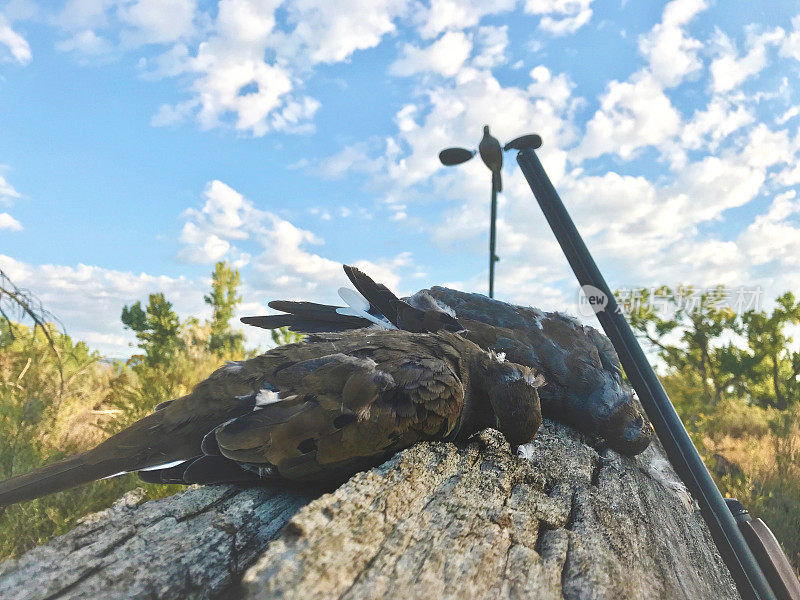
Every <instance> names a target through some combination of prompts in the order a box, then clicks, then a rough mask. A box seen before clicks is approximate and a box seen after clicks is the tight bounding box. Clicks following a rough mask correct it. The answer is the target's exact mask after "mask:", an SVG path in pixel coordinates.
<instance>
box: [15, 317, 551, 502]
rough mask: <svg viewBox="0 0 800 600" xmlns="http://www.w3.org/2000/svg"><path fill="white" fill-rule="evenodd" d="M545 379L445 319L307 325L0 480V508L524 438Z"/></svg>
mask: <svg viewBox="0 0 800 600" xmlns="http://www.w3.org/2000/svg"><path fill="white" fill-rule="evenodd" d="M387 310H388V309H387ZM415 319H416V317H411V321H410V322H417V321H416V320H415ZM419 323H426V320H425V318H424V317H423V319H422V321H419ZM425 327H426V326H425V325H419V327H418V329H425ZM542 381H543V380H542V379H541V377H539V376H537V375H536V374H535V373H534V371H533V370H532V369H530V368H529V367H526V366H522V365H517V364H514V363H512V362H510V361H508V360H504V359H503V357H502V356H499V355H497V354H495V353H492V352H487V351H485V350H482V349H481V348H479V347H478V346H477V345H476V344H474V343H473V342H471V341H469V340H467V339H465V338H464V337H462V336H460V335H457V334H455V333H451V332H449V331H447V330H446V329H440V330H438V331H437V332H436V333H412V332H408V331H403V330H398V329H386V328H382V327H381V328H377V327H376V328H375V329H374V330H370V329H357V330H354V331H344V332H342V333H326V334H314V335H311V336H309V337H308V338H307V339H306V341H304V342H301V343H297V344H290V345H286V346H280V347H277V348H274V349H272V350H269V351H268V352H266V353H265V354H262V355H261V356H258V357H255V358H252V359H249V360H245V361H241V362H230V363H228V364H227V365H225V366H223V367H221V368H220V369H218V370H217V371H215V372H214V373H213V374H211V376H210V377H208V378H207V379H206V380H204V381H202V382H201V383H199V384H198V385H197V386H196V387H195V388H194V390H193V391H192V392H191V393H190V394H189V395H187V396H184V397H182V398H178V399H176V400H173V401H168V402H164V403H162V404H160V405H159V406H157V407H156V410H155V412H154V413H153V414H151V415H148V416H147V417H145V418H143V419H142V420H140V421H138V422H136V423H134V424H133V425H131V426H130V427H128V428H127V429H125V430H123V431H121V432H119V433H117V434H116V435H114V436H112V437H110V438H109V439H108V440H106V441H105V442H103V443H101V444H100V445H98V446H97V447H95V448H94V449H92V450H89V451H88V452H85V453H83V454H79V455H76V456H72V457H69V458H66V459H64V460H61V461H59V462H56V463H53V464H51V465H48V466H45V467H43V468H41V469H39V470H37V471H34V472H32V473H29V474H26V475H21V476H17V477H14V478H12V479H9V480H7V481H4V482H2V483H0V506H6V505H8V504H12V503H15V502H22V501H25V500H30V499H33V498H37V497H40V496H43V495H46V494H51V493H53V492H57V491H60V490H64V489H66V488H70V487H73V486H76V485H79V484H82V483H87V482H89V481H93V480H96V479H100V478H104V477H109V476H113V475H115V474H119V473H120V472H130V471H139V474H140V476H141V477H142V479H144V480H145V481H151V482H164V483H173V482H176V483H223V482H258V481H265V480H266V481H269V480H276V479H284V480H292V481H303V482H330V481H336V480H341V479H343V478H344V477H347V476H349V475H351V474H353V473H355V472H356V471H358V470H361V469H364V468H367V467H371V466H374V465H377V464H380V463H381V462H383V461H384V460H385V459H386V458H388V457H389V456H390V455H391V454H393V453H394V452H397V451H398V450H401V449H403V448H406V447H408V446H410V445H412V444H413V443H415V442H417V441H420V440H452V441H455V442H459V441H461V440H465V439H467V438H468V437H470V436H471V435H472V434H473V433H476V432H478V431H480V430H482V429H484V428H486V427H494V428H496V429H498V430H500V431H501V432H502V433H503V434H504V435H505V436H506V438H507V439H508V441H509V442H510V443H511V444H513V445H521V444H524V443H527V442H528V441H530V440H531V439H532V438H533V437H534V435H535V434H536V431H537V429H538V427H539V425H540V423H541V412H540V406H539V398H538V393H537V391H538V388H539V386H540V385H541V384H542Z"/></svg>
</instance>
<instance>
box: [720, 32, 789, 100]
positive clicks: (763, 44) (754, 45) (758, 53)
mask: <svg viewBox="0 0 800 600" xmlns="http://www.w3.org/2000/svg"><path fill="white" fill-rule="evenodd" d="M784 38H785V32H784V31H783V29H781V28H780V27H778V28H777V29H775V30H773V31H767V32H764V33H762V34H760V35H753V34H752V32H751V34H750V35H749V36H748V40H747V47H748V50H747V52H746V53H745V54H744V55H742V56H739V53H738V51H737V49H736V47H735V46H734V44H733V42H731V40H730V38H728V36H726V35H725V34H724V33H722V32H721V31H718V32H717V36H716V40H715V41H716V43H717V46H718V51H717V54H718V56H717V58H715V59H714V60H713V61H712V63H711V66H710V71H711V87H712V89H713V91H714V92H715V93H718V94H719V93H724V92H729V91H731V90H733V89H734V88H736V87H738V86H739V85H741V84H742V83H743V82H744V81H745V80H746V79H747V78H749V77H752V76H753V75H755V74H757V73H759V72H761V70H762V69H764V67H766V66H767V48H768V47H769V46H773V45H780V44H781V42H782V41H783V40H784Z"/></svg>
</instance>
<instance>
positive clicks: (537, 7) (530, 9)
mask: <svg viewBox="0 0 800 600" xmlns="http://www.w3.org/2000/svg"><path fill="white" fill-rule="evenodd" d="M592 1H593V0H526V2H525V12H527V13H530V14H533V15H543V16H542V20H541V22H540V23H539V26H540V27H541V28H542V29H544V30H545V31H549V32H550V33H552V34H554V35H566V34H568V33H575V32H576V31H577V30H578V29H580V28H581V27H583V26H584V25H586V23H588V22H589V20H590V19H591V18H592V9H591V6H592Z"/></svg>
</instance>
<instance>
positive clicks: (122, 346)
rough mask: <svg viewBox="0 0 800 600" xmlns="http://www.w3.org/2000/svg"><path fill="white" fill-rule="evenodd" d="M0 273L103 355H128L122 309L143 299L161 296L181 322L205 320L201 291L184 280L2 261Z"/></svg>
mask: <svg viewBox="0 0 800 600" xmlns="http://www.w3.org/2000/svg"><path fill="white" fill-rule="evenodd" d="M0 269H2V270H3V271H4V272H5V273H6V274H7V275H8V276H9V277H10V278H11V280H12V281H13V282H14V283H15V284H16V285H18V286H20V287H24V288H27V289H30V290H31V291H32V292H33V293H34V294H36V295H37V296H38V297H39V298H40V299H41V300H42V303H43V304H44V306H45V307H46V308H47V309H48V310H49V311H50V312H52V313H53V314H54V315H56V316H57V317H58V318H59V320H60V321H61V322H62V323H65V324H66V326H67V328H68V333H69V334H70V335H72V336H73V338H75V339H80V340H85V341H87V342H88V343H89V344H90V346H91V347H93V348H97V349H98V350H100V351H101V352H103V353H104V354H107V355H109V356H115V357H124V356H129V355H130V354H131V348H130V346H129V344H132V343H134V337H133V335H132V333H131V332H129V331H127V330H125V329H124V328H123V326H122V322H121V321H120V314H121V311H122V307H123V306H124V305H126V304H131V303H132V302H135V301H136V300H144V301H146V300H147V295H148V294H150V293H154V292H159V291H160V292H164V294H165V295H166V297H167V298H168V299H169V300H170V301H171V302H173V304H174V306H175V309H176V311H177V312H178V314H179V315H180V316H181V317H182V318H186V317H189V316H200V317H208V316H210V315H209V314H208V311H207V310H206V308H205V304H204V302H203V293H204V292H205V289H204V288H205V286H202V285H201V282H199V281H190V280H188V279H186V278H184V277H179V278H171V277H166V276H156V275H149V274H146V273H139V274H135V273H132V272H125V271H117V270H113V269H104V268H102V267H97V266H90V265H84V264H78V265H77V266H66V265H54V264H45V265H31V264H28V263H25V262H22V261H19V260H15V259H14V258H11V257H10V256H5V255H0Z"/></svg>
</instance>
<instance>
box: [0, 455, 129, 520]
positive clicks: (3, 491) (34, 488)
mask: <svg viewBox="0 0 800 600" xmlns="http://www.w3.org/2000/svg"><path fill="white" fill-rule="evenodd" d="M92 452H93V451H92V450H90V451H89V452H84V453H83V454H78V455H76V456H70V457H68V458H65V459H63V460H60V461H58V462H55V463H53V464H50V465H47V466H45V467H42V468H40V469H37V470H36V471H33V472H32V473H26V474H24V475H18V476H17V477H12V478H11V479H8V480H6V481H3V482H0V507H3V506H8V505H9V504H14V503H16V502H25V501H27V500H33V499H34V498H39V497H41V496H46V495H47V494H53V493H55V492H60V491H62V490H66V489H68V488H71V487H75V486H76V485H80V484H82V483H89V482H90V481H94V480H96V479H102V478H103V477H108V476H110V475H114V474H116V473H119V472H120V471H126V470H128V467H129V465H128V464H127V463H128V462H129V461H127V460H124V459H120V458H111V459H108V460H103V461H100V462H94V461H92V460H91V458H92V456H91V455H92Z"/></svg>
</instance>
